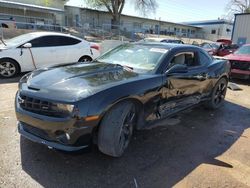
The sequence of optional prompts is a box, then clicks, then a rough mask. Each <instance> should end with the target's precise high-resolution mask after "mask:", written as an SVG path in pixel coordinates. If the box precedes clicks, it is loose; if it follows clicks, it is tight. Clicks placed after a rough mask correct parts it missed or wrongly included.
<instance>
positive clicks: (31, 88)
mask: <svg viewBox="0 0 250 188" xmlns="http://www.w3.org/2000/svg"><path fill="white" fill-rule="evenodd" d="M28 89H30V90H34V91H39V90H40V89H38V88H34V87H30V86H28Z"/></svg>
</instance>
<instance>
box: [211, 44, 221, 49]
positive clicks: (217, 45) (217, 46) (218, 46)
mask: <svg viewBox="0 0 250 188" xmlns="http://www.w3.org/2000/svg"><path fill="white" fill-rule="evenodd" d="M211 46H212V48H213V49H218V48H220V45H219V44H216V43H212V44H211Z"/></svg>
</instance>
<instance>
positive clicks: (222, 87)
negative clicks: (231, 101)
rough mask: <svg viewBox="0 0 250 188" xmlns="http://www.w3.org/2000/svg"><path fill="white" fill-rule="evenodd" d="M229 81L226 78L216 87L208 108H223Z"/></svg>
mask: <svg viewBox="0 0 250 188" xmlns="http://www.w3.org/2000/svg"><path fill="white" fill-rule="evenodd" d="M227 84H228V81H227V80H226V79H225V78H221V79H220V80H219V81H218V82H217V83H216V85H215V87H214V89H213V91H212V95H211V99H210V100H209V101H208V102H207V105H206V106H207V107H208V108H210V109H217V108H219V107H221V106H222V104H223V103H224V100H225V96H226V92H227Z"/></svg>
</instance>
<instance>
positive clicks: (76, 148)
mask: <svg viewBox="0 0 250 188" xmlns="http://www.w3.org/2000/svg"><path fill="white" fill-rule="evenodd" d="M18 132H19V133H20V135H22V136H23V137H25V138H27V139H29V140H31V141H33V142H36V143H39V144H43V145H46V146H47V147H48V148H50V149H57V150H62V151H68V152H73V151H79V150H82V149H84V148H87V147H88V145H84V146H67V145H63V144H61V143H57V142H53V141H48V140H45V139H43V138H40V137H38V136H35V135H34V134H32V133H30V132H28V131H26V130H25V129H24V127H23V124H22V123H21V122H18Z"/></svg>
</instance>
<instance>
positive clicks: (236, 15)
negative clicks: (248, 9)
mask: <svg viewBox="0 0 250 188" xmlns="http://www.w3.org/2000/svg"><path fill="white" fill-rule="evenodd" d="M249 14H250V13H238V14H235V16H240V15H243V16H244V15H249Z"/></svg>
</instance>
